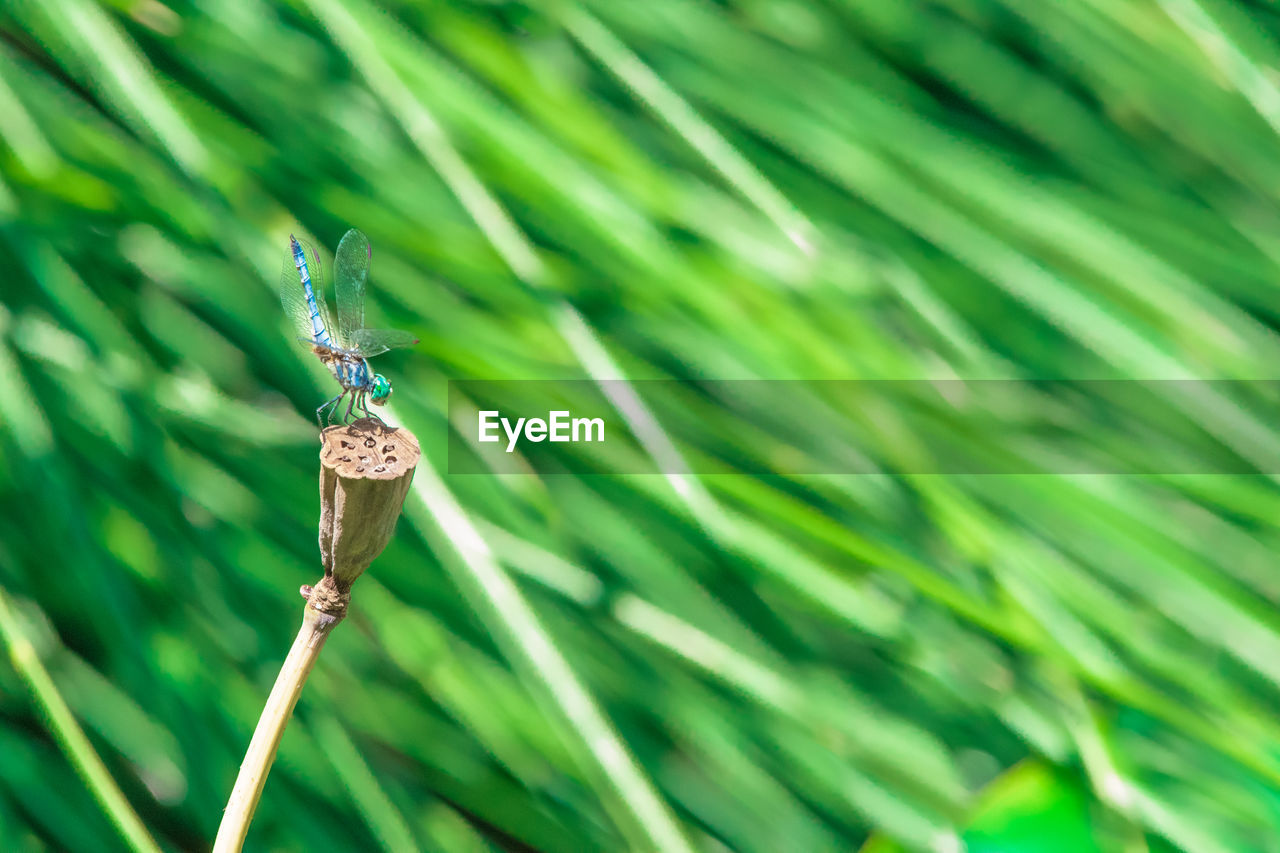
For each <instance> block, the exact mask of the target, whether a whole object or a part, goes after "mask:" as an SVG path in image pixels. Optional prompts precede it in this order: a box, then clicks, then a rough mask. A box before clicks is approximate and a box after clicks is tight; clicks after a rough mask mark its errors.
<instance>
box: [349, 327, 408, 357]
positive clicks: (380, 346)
mask: <svg viewBox="0 0 1280 853" xmlns="http://www.w3.org/2000/svg"><path fill="white" fill-rule="evenodd" d="M417 342H418V339H417V338H416V337H414V336H413V333H412V332H402V331H400V330H399V329H356V330H355V331H354V332H352V333H351V346H352V348H353V349H354V350H355V351H356V352H357V353H359V354H360V355H361V356H362V357H363V358H373V357H374V356H375V355H381V354H382V353H384V352H386V351H387V350H389V349H396V348H398V347H411V346H413V345H414V344H416V343H417Z"/></svg>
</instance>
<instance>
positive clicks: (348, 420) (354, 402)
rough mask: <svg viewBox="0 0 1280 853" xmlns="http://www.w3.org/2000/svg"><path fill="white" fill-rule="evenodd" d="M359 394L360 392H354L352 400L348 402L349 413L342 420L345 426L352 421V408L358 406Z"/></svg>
mask: <svg viewBox="0 0 1280 853" xmlns="http://www.w3.org/2000/svg"><path fill="white" fill-rule="evenodd" d="M359 393H360V392H359V391H352V392H351V399H350V400H347V413H346V414H345V415H344V416H343V418H342V422H343V423H344V424H345V423H349V422H350V421H351V407H352V406H354V405H355V404H356V395H358V394H359Z"/></svg>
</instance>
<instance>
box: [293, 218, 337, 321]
mask: <svg viewBox="0 0 1280 853" xmlns="http://www.w3.org/2000/svg"><path fill="white" fill-rule="evenodd" d="M289 246H290V248H292V249H293V265H294V266H296V267H297V268H298V277H299V278H300V279H302V291H303V293H305V294H306V295H307V308H308V309H309V310H310V311H311V335H312V337H313V339H314V340H315V341H317V342H318V343H322V344H324V345H325V346H332V342H331V341H330V340H329V330H328V329H326V328H325V327H324V319H323V318H322V317H321V316H320V305H319V303H318V302H317V301H316V294H315V291H313V290H312V289H311V275H310V273H308V272H307V256H306V254H305V253H304V252H303V251H302V246H300V245H298V241H297V240H295V239H294V238H293V235H290V236H289Z"/></svg>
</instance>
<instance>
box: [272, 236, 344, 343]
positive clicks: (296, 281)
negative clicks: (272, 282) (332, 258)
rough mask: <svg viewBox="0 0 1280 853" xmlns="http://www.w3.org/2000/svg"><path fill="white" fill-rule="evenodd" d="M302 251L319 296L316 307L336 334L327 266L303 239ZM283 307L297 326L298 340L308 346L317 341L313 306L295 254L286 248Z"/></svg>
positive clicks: (283, 266)
mask: <svg viewBox="0 0 1280 853" xmlns="http://www.w3.org/2000/svg"><path fill="white" fill-rule="evenodd" d="M298 243H299V244H300V245H301V246H302V251H303V253H304V254H305V255H306V258H307V274H308V275H309V276H310V277H311V292H312V293H314V294H315V297H316V304H317V305H318V306H319V308H320V319H321V320H322V321H323V322H324V325H325V329H326V330H327V331H328V332H329V334H330V335H331V336H332V335H333V328H334V326H333V314H332V313H331V312H330V311H329V306H328V305H327V304H326V303H325V301H324V264H323V262H322V261H321V260H320V255H319V253H318V252H316V249H315V247H314V246H312V245H311V244H310V243H308V242H307V241H305V240H299V241H298ZM280 304H281V305H283V306H284V312H285V314H287V315H288V316H289V319H290V321H291V322H292V323H293V327H294V330H295V331H296V332H297V333H298V337H299V338H301V339H302V340H303V341H304V342H305V343H311V342H312V341H314V340H315V332H314V330H313V329H312V328H311V306H309V305H308V304H307V294H306V291H305V290H303V288H302V278H301V276H300V275H299V273H298V268H297V266H296V265H295V264H294V261H293V252H292V251H290V250H288V249H286V250H285V253H284V264H283V265H282V266H281V269H280Z"/></svg>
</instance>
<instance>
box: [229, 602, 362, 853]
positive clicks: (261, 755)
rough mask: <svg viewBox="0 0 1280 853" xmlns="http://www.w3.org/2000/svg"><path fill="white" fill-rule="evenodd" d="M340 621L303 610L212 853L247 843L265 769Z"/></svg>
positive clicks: (310, 609) (235, 849)
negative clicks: (327, 640)
mask: <svg viewBox="0 0 1280 853" xmlns="http://www.w3.org/2000/svg"><path fill="white" fill-rule="evenodd" d="M339 621H340V619H337V618H334V617H333V616H330V615H328V614H325V613H321V612H320V611H318V610H316V609H314V608H313V607H311V606H310V605H308V606H307V608H306V610H305V611H304V614H303V617H302V628H300V629H299V630H298V636H297V637H296V638H295V639H294V641H293V648H291V649H289V655H288V657H286V658H285V659H284V663H283V664H282V665H281V666H280V674H279V675H278V676H276V683H275V686H273V687H272V688H271V695H270V696H268V697H267V704H266V707H264V708H263V709H262V716H261V717H259V718H258V727H257V728H256V729H254V732H253V738H252V739H251V740H250V741H249V749H248V751H246V752H245V754H244V761H243V762H242V763H241V764H240V775H238V776H237V777H236V784H235V787H234V788H232V789H231V798H230V799H228V800H227V809H226V811H225V812H223V814H222V824H221V825H220V826H219V827H218V837H217V838H216V839H215V840H214V842H213V853H238V851H239V850H240V848H241V847H242V846H243V845H244V839H245V836H246V835H248V833H249V822H250V821H252V820H253V813H254V811H255V810H257V808H258V800H259V798H261V797H262V787H263V785H265V784H266V781H267V773H268V772H270V770H271V764H272V762H274V761H275V759H276V749H277V748H279V746H280V738H281V737H283V736H284V728H285V726H287V725H288V724H289V717H290V716H291V715H292V714H293V706H294V705H296V704H298V696H300V695H301V694H302V686H303V685H304V684H306V683H307V676H308V675H310V674H311V668H312V667H313V666H315V663H316V658H317V657H319V656H320V649H321V648H322V647H323V646H324V641H325V640H326V639H327V638H328V636H329V632H330V631H332V630H333V626H334V625H337V624H338V622H339Z"/></svg>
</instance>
